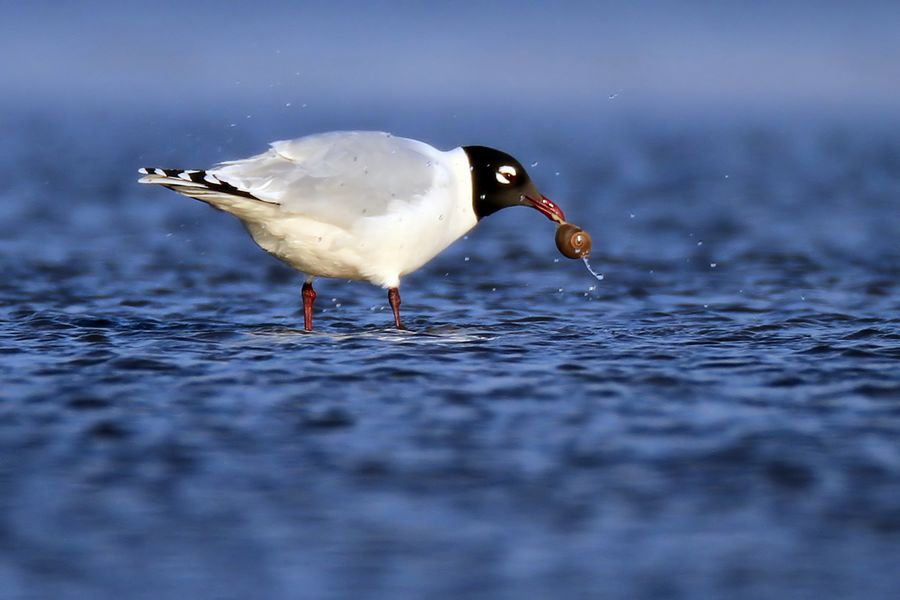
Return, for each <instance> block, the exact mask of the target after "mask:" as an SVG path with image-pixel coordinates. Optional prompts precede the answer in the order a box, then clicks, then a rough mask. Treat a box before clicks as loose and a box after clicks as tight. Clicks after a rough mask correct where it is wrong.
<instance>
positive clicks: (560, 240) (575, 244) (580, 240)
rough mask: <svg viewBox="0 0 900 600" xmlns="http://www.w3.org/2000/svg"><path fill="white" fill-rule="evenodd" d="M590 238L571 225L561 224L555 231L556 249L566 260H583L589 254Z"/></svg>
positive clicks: (584, 232)
mask: <svg viewBox="0 0 900 600" xmlns="http://www.w3.org/2000/svg"><path fill="white" fill-rule="evenodd" d="M591 246H592V244H591V236H590V235H588V232H587V231H585V230H584V229H582V228H581V227H579V226H578V225H573V224H571V223H563V224H562V225H560V226H559V227H557V229H556V247H557V248H558V249H559V251H560V253H562V255H563V256H565V257H567V258H584V257H585V256H587V255H589V254H590V253H591Z"/></svg>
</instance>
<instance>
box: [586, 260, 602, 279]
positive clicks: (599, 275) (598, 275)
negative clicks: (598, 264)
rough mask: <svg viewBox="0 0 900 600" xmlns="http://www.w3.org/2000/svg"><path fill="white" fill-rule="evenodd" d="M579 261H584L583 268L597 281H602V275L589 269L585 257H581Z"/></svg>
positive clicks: (589, 264) (589, 266)
mask: <svg viewBox="0 0 900 600" xmlns="http://www.w3.org/2000/svg"><path fill="white" fill-rule="evenodd" d="M581 260H582V261H584V266H585V267H586V268H587V270H588V272H589V273H590V274H591V275H593V276H594V277H596V278H597V281H603V274H602V273H598V272H597V271H595V270H594V269H592V268H591V263H589V262H588V259H587V256H582V257H581Z"/></svg>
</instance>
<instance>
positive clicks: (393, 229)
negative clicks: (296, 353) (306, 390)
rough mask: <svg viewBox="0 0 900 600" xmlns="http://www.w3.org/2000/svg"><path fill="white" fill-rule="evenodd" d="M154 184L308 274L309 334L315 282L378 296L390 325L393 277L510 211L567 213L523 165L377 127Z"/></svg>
mask: <svg viewBox="0 0 900 600" xmlns="http://www.w3.org/2000/svg"><path fill="white" fill-rule="evenodd" d="M139 173H140V174H141V175H142V177H141V178H140V179H138V182H139V183H146V184H155V185H161V186H163V187H165V188H168V189H170V190H174V191H176V192H178V193H180V194H182V195H184V196H188V197H189V198H194V199H197V200H200V201H202V202H205V203H207V204H209V205H210V206H212V207H213V208H216V209H218V210H221V211H224V212H227V213H230V214H232V215H234V216H236V217H237V218H238V219H240V220H241V221H242V222H243V224H244V226H245V227H246V229H247V231H248V232H249V234H250V236H251V237H252V238H253V240H254V241H255V242H256V244H257V245H259V246H260V247H261V248H262V249H263V250H265V251H266V252H268V253H269V254H271V255H273V256H274V257H276V258H277V259H279V260H281V261H282V262H284V263H286V264H287V265H288V266H290V267H292V268H293V269H296V270H297V271H299V272H301V273H303V274H304V275H305V280H304V283H303V286H302V289H301V297H302V301H303V324H304V329H305V330H306V331H312V329H313V306H314V303H315V300H316V291H315V289H314V288H313V281H314V279H315V278H341V279H348V280H362V281H367V282H369V283H372V284H374V285H377V286H380V287H382V288H385V289H386V290H387V291H388V302H389V303H390V306H391V310H392V312H393V316H394V325H395V326H396V327H397V328H398V329H404V326H403V322H402V320H401V318H400V278H401V277H403V276H404V275H408V274H410V273H412V272H413V271H415V270H416V269H418V268H419V267H421V266H423V265H424V264H426V263H427V262H428V261H430V260H431V259H432V258H434V257H435V256H437V255H438V254H439V253H440V252H441V251H443V250H444V249H445V248H447V247H448V246H449V245H450V244H452V243H453V242H454V241H456V240H457V239H459V238H460V237H462V236H463V235H465V234H466V233H467V232H469V231H470V230H471V229H472V228H473V227H475V225H477V224H478V222H479V221H480V220H482V219H484V218H485V217H488V216H490V215H492V214H494V213H496V212H497V211H499V210H502V209H504V208H509V207H513V206H526V207H530V208H533V209H535V210H537V211H538V212H540V213H541V214H543V215H544V216H546V217H547V218H549V219H550V220H552V221H555V222H556V223H558V224H562V223H564V222H565V214H564V212H563V210H562V209H561V208H560V207H559V206H558V205H557V204H556V203H555V202H553V201H551V200H550V199H549V198H547V197H546V196H544V195H543V194H541V193H540V192H539V191H538V189H537V187H536V186H535V184H534V182H533V181H532V180H531V178H530V177H529V175H528V173H527V172H526V170H525V168H524V167H523V166H522V164H521V163H520V162H519V161H517V160H516V159H515V158H513V157H512V156H510V155H509V154H507V153H505V152H503V151H500V150H496V149H494V148H490V147H487V146H459V147H456V148H453V149H451V150H447V151H442V150H438V149H437V148H435V147H433V146H431V145H430V144H428V143H426V142H422V141H418V140H415V139H411V138H404V137H399V136H394V135H392V134H390V133H386V132H382V131H331V132H325V133H316V134H311V135H306V136H303V137H299V138H296V139H290V140H282V141H276V142H273V143H271V144H270V145H269V148H268V150H266V151H265V152H263V153H261V154H257V155H255V156H251V157H249V158H244V159H239V160H231V161H226V162H221V163H218V164H216V165H215V166H213V167H211V168H208V169H169V168H156V167H144V168H141V169H139Z"/></svg>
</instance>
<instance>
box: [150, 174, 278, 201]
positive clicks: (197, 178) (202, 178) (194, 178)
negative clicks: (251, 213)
mask: <svg viewBox="0 0 900 600" xmlns="http://www.w3.org/2000/svg"><path fill="white" fill-rule="evenodd" d="M138 173H140V174H141V175H149V176H157V177H165V178H166V179H169V180H171V179H181V180H183V181H190V182H191V183H196V184H201V185H202V186H203V187H204V188H206V189H208V190H210V191H214V192H220V193H222V194H227V195H229V196H240V197H242V198H250V199H251V200H259V201H260V202H265V200H262V199H261V198H257V197H256V196H254V195H253V194H251V193H250V192H246V191H244V190H242V189H239V188H236V187H234V186H233V185H231V184H230V183H228V182H225V181H222V180H220V179H219V178H217V177H216V176H215V175H210V174H209V173H207V172H206V171H203V170H198V169H160V168H158V167H141V168H140V169H138ZM156 183H162V184H163V185H164V186H165V187H167V188H169V189H174V190H175V191H179V190H177V189H176V187H177V185H178V184H177V182H172V181H170V182H166V183H168V184H169V185H167V184H166V183H164V182H162V181H157V182H156Z"/></svg>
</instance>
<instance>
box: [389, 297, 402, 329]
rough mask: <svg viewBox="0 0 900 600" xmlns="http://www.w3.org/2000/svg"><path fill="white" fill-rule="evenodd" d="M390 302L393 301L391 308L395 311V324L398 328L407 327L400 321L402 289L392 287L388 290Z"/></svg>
mask: <svg viewBox="0 0 900 600" xmlns="http://www.w3.org/2000/svg"><path fill="white" fill-rule="evenodd" d="M388 302H390V303H391V310H393V311H394V325H396V326H397V329H405V328H404V327H403V323H402V322H401V321H400V289H399V288H395V287H392V288H391V289H389V290H388Z"/></svg>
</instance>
